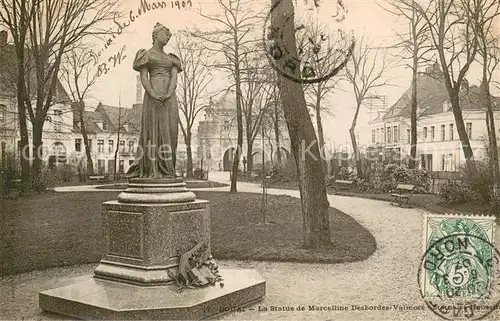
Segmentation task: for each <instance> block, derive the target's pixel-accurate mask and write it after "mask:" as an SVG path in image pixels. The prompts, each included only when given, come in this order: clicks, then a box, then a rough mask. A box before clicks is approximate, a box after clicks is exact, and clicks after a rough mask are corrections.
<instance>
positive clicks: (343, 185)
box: [333, 179, 354, 190]
mask: <svg viewBox="0 0 500 321" xmlns="http://www.w3.org/2000/svg"><path fill="white" fill-rule="evenodd" d="M353 183H354V182H353V181H347V180H343V179H336V180H335V182H333V185H334V187H335V189H337V188H338V189H343V190H349V189H351V186H352V184H353Z"/></svg>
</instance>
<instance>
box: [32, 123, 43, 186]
mask: <svg viewBox="0 0 500 321" xmlns="http://www.w3.org/2000/svg"><path fill="white" fill-rule="evenodd" d="M43 118H44V119H45V117H43ZM32 125H33V152H34V155H33V165H32V171H31V179H32V182H34V183H35V184H38V183H41V181H40V179H41V172H42V157H43V155H42V134H43V120H42V119H41V117H40V119H35V120H34V121H33V122H32ZM37 187H38V186H37Z"/></svg>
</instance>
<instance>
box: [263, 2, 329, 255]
mask: <svg viewBox="0 0 500 321" xmlns="http://www.w3.org/2000/svg"><path fill="white" fill-rule="evenodd" d="M272 5H273V9H274V10H273V12H272V17H271V18H272V19H271V27H273V28H276V30H278V28H282V30H283V38H281V39H275V41H276V42H278V43H281V45H282V47H284V48H286V49H287V50H288V52H289V55H290V56H291V57H294V58H296V59H298V58H297V45H296V42H295V35H294V20H293V18H292V17H293V14H294V8H293V3H292V0H281V1H279V0H272ZM276 6H278V7H277V8H276ZM290 59H292V58H290ZM277 62H278V64H279V67H278V68H281V69H282V70H284V68H287V67H285V60H284V59H282V60H279V61H277ZM293 72H294V74H295V76H296V77H297V79H299V77H300V75H299V73H300V71H297V69H295V70H294V71H293ZM278 85H279V88H280V91H281V99H282V103H283V104H282V105H283V111H284V115H285V119H286V122H287V126H288V132H289V135H290V140H291V142H292V152H293V155H294V158H295V162H296V164H297V172H298V177H299V189H300V199H301V205H302V215H303V245H304V247H306V248H313V249H318V248H326V247H330V246H331V236H330V220H329V215H328V207H329V203H328V199H327V196H326V186H325V173H324V170H323V165H322V162H321V156H320V152H319V148H318V144H317V137H316V134H315V132H314V127H313V125H312V121H311V118H310V116H309V112H308V110H307V107H306V101H305V98H304V90H303V87H302V85H301V84H300V83H296V82H293V81H291V80H289V79H287V78H285V77H283V76H281V75H280V76H279V77H278ZM304 148H305V149H304Z"/></svg>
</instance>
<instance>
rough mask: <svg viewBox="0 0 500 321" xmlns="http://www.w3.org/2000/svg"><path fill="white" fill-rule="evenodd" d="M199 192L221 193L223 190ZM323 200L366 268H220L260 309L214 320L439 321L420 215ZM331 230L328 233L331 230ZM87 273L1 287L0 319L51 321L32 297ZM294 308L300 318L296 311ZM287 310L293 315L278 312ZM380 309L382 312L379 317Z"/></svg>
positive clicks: (17, 279) (242, 186) (220, 177)
mask: <svg viewBox="0 0 500 321" xmlns="http://www.w3.org/2000/svg"><path fill="white" fill-rule="evenodd" d="M224 174H226V173H211V176H210V179H211V180H213V181H218V182H222V183H227V182H228V177H227V176H226V175H224ZM80 188H82V187H80ZM83 188H84V189H86V190H87V189H88V190H92V188H90V187H83ZM65 190H67V191H73V189H72V188H61V189H58V191H65ZM200 190H201V189H200ZM206 190H211V191H216V190H220V191H228V190H229V187H222V188H212V189H206ZM238 191H241V192H256V193H259V192H261V189H260V188H259V187H258V185H256V184H251V183H238ZM268 193H269V194H287V195H290V196H294V197H299V193H298V191H291V190H277V189H269V190H268ZM328 199H329V201H330V204H331V206H333V207H335V208H337V209H339V210H341V211H343V212H345V213H346V214H348V215H350V216H352V217H353V218H354V219H356V220H357V221H358V222H360V223H361V224H362V225H363V226H365V227H366V228H367V229H368V230H369V231H370V232H371V233H372V234H373V235H374V236H375V239H376V241H377V247H378V248H377V251H376V252H375V253H374V254H373V255H372V256H371V257H370V258H369V259H367V260H365V261H362V262H355V263H345V264H304V263H302V264H298V263H276V262H241V261H223V262H219V264H220V266H221V267H245V268H255V269H257V270H258V271H259V272H260V273H261V274H262V276H263V277H264V279H266V280H267V294H266V296H265V298H264V299H263V301H261V302H260V303H258V304H256V305H254V306H251V307H249V308H246V309H244V311H240V312H236V313H232V314H228V315H225V316H223V317H220V319H221V320H441V319H440V318H439V317H437V316H436V315H435V314H433V313H432V312H431V311H430V310H429V309H427V307H426V306H425V304H424V302H423V301H422V299H421V298H420V291H419V288H418V284H417V269H418V266H419V261H420V257H421V253H422V213H423V211H422V210H419V209H401V208H399V207H395V206H391V205H390V204H388V203H387V202H383V201H376V200H369V199H361V198H354V197H342V196H333V195H330V196H329V197H328ZM331 228H332V232H333V233H335V226H332V227H331ZM497 228H498V227H497ZM497 231H498V230H497ZM499 234H500V233H498V232H497V233H496V236H497V239H496V244H500V242H499ZM93 268H94V265H85V266H79V267H69V268H58V269H51V270H47V271H37V272H32V273H25V274H20V275H17V276H14V277H9V278H7V279H5V280H2V281H0V290H1V292H0V293H1V295H0V302H2V303H3V304H2V307H0V319H13V318H15V319H20V318H21V317H22V316H24V317H25V318H30V319H44V320H45V319H53V318H54V317H53V316H50V315H46V314H42V315H40V311H39V310H38V302H37V293H38V292H39V291H43V290H45V289H49V288H53V287H57V286H61V285H64V284H69V283H73V282H75V281H80V280H82V279H85V278H88V277H89V276H90V275H91V274H92V271H93ZM5 302H7V304H5ZM310 306H311V307H312V306H316V307H317V308H319V309H328V308H330V311H309V310H310ZM355 306H358V308H356V307H355ZM300 307H304V309H305V311H297V309H299V308H300ZM291 308H293V309H294V311H284V310H290V309H291ZM345 308H347V309H345ZM383 308H385V309H387V310H381V309H383ZM266 309H267V311H266ZM259 310H260V311H259ZM489 320H500V313H499V310H497V311H495V313H494V314H492V315H490V318H489Z"/></svg>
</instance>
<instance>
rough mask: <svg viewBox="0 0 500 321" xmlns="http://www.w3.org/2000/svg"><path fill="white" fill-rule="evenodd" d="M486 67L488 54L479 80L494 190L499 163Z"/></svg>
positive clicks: (496, 183)
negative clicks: (485, 115)
mask: <svg viewBox="0 0 500 321" xmlns="http://www.w3.org/2000/svg"><path fill="white" fill-rule="evenodd" d="M487 68H488V56H487V55H485V54H484V55H483V77H482V78H483V79H482V81H481V98H482V101H483V105H485V107H486V112H487V117H486V119H487V120H488V121H487V128H488V138H489V139H488V141H489V149H490V155H488V156H489V159H490V162H489V163H490V172H491V175H492V176H491V177H492V178H493V181H494V184H493V188H494V190H495V191H496V189H497V186H498V183H499V173H500V169H499V165H498V144H497V136H496V128H495V117H494V116H493V104H492V103H491V95H490V85H489V81H488V76H487Z"/></svg>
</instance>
